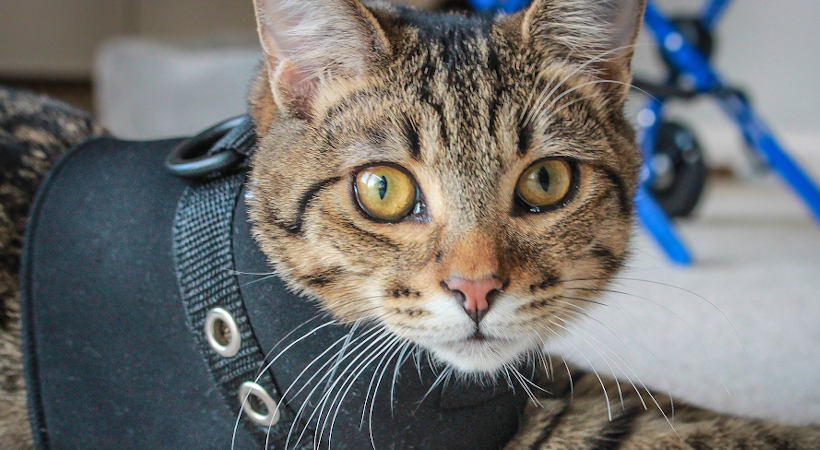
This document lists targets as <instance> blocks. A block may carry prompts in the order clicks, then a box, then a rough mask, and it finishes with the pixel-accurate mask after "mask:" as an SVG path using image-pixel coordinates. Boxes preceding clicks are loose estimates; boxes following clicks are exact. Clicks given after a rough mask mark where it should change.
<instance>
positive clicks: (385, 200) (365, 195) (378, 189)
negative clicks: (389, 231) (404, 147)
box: [353, 165, 419, 222]
mask: <svg viewBox="0 0 820 450" xmlns="http://www.w3.org/2000/svg"><path fill="white" fill-rule="evenodd" d="M353 190H354V193H355V195H356V201H357V202H358V203H359V206H360V207H361V209H362V210H363V211H364V212H365V213H366V214H367V215H368V216H370V217H371V218H373V219H376V220H379V221H383V222H398V221H400V220H402V219H403V218H405V217H407V216H408V215H409V214H410V213H412V212H413V211H414V209H415V207H416V206H417V204H418V196H419V194H418V187H417V186H416V182H415V181H414V180H413V178H412V177H411V176H410V175H409V174H408V173H407V172H405V171H404V170H403V169H401V168H399V167H396V166H392V165H376V166H369V167H365V168H364V169H362V170H360V171H359V172H358V173H357V174H356V179H355V180H354V183H353Z"/></svg>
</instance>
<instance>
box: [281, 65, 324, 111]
mask: <svg viewBox="0 0 820 450" xmlns="http://www.w3.org/2000/svg"><path fill="white" fill-rule="evenodd" d="M275 70H276V72H275V75H274V76H275V79H274V80H273V82H274V83H275V84H276V88H275V89H274V95H275V96H276V97H277V99H276V100H277V102H278V103H281V106H282V107H284V108H285V110H287V111H289V112H291V113H292V114H294V115H295V116H297V117H299V118H300V119H303V120H310V119H311V118H312V115H313V114H312V113H313V110H312V107H313V105H312V99H313V97H314V96H315V94H316V85H317V80H316V79H315V78H312V77H310V76H308V74H306V73H305V72H304V71H303V70H300V69H299V68H298V67H296V65H295V64H294V63H293V62H291V61H290V60H287V59H286V60H284V61H282V62H281V63H280V65H279V67H278V68H276V69H275Z"/></svg>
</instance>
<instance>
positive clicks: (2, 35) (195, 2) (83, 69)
mask: <svg viewBox="0 0 820 450" xmlns="http://www.w3.org/2000/svg"><path fill="white" fill-rule="evenodd" d="M394 1H395V0H394ZM440 1H441V0H406V1H405V2H406V3H415V4H417V5H419V6H430V5H434V4H436V3H438V2H440ZM254 29H255V27H254V19H253V8H252V3H251V1H250V0H0V77H15V78H31V77H34V78H54V77H57V78H69V79H70V78H87V77H88V76H89V75H90V72H91V67H92V60H93V57H94V53H95V51H96V50H97V48H98V46H99V45H100V43H101V42H103V41H105V40H106V39H108V38H110V37H113V36H118V35H140V36H147V37H152V38H180V37H188V36H203V35H207V34H208V33H227V32H239V33H240V34H247V35H252V33H253V32H254Z"/></svg>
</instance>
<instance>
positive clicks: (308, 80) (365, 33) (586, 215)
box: [251, 0, 643, 372]
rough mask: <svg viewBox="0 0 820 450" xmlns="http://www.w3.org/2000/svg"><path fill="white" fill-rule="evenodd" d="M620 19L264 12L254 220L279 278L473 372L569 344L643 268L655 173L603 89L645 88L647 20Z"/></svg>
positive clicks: (609, 12)
mask: <svg viewBox="0 0 820 450" xmlns="http://www.w3.org/2000/svg"><path fill="white" fill-rule="evenodd" d="M305 3H306V4H310V6H311V8H306V7H305V6H304V4H305ZM600 3H601V2H594V1H592V0H588V1H587V0H584V1H570V0H554V1H548V0H544V1H540V2H536V3H535V4H534V5H533V6H531V7H530V9H529V10H528V11H526V12H523V13H520V14H518V15H515V16H510V17H505V18H500V19H496V20H494V21H491V20H488V19H468V18H464V17H456V16H443V17H432V16H427V15H425V14H423V13H418V12H413V11H408V10H403V9H397V8H394V7H385V6H382V7H378V8H372V7H371V8H370V9H366V8H365V7H363V6H362V5H361V4H359V3H358V2H357V1H354V0H347V1H344V0H327V1H319V0H312V1H308V2H301V3H300V4H302V6H297V5H296V3H295V2H288V1H271V0H265V1H262V0H258V1H257V2H256V6H257V13H258V16H259V19H260V35H261V36H262V42H263V47H264V48H265V50H266V54H267V61H266V66H265V68H264V69H263V73H262V75H261V77H260V82H259V83H258V84H257V86H256V88H255V91H254V95H253V97H252V101H253V107H252V110H253V112H254V116H255V119H256V122H257V126H258V128H259V130H258V134H259V135H260V138H261V140H260V144H259V148H258V150H257V152H256V156H255V159H254V168H253V174H252V177H251V194H252V200H251V214H252V218H253V221H254V224H255V233H256V236H257V238H258V240H259V242H260V244H261V247H262V249H263V250H264V251H265V252H266V254H267V255H268V256H269V257H270V258H271V260H272V262H273V263H274V264H275V267H276V270H277V273H279V274H280V275H281V276H282V278H283V279H285V280H286V281H287V282H288V283H289V285H290V286H291V287H293V288H295V289H298V290H301V291H303V292H305V293H308V294H309V295H311V296H314V297H315V298H317V299H318V301H319V302H320V304H321V305H322V306H323V307H324V308H326V309H327V310H329V311H330V312H331V313H332V314H333V315H334V316H336V317H337V318H339V319H341V320H343V321H356V320H359V319H362V320H366V321H371V322H376V323H379V324H382V325H384V326H385V327H386V328H387V329H389V330H390V331H391V332H392V333H394V334H396V335H399V336H401V337H403V338H406V339H408V340H410V341H412V342H414V343H416V344H419V345H421V346H423V347H424V348H427V349H429V350H431V351H432V353H433V354H434V355H436V356H437V357H438V358H439V359H441V360H443V361H445V362H446V363H449V364H451V365H452V366H454V367H456V368H458V369H460V370H463V371H466V372H493V371H496V370H498V369H499V368H501V367H502V366H503V365H504V364H507V363H510V362H512V361H514V360H516V359H517V358H520V357H521V356H522V355H524V354H526V352H527V351H530V350H534V349H537V348H538V347H539V346H541V345H542V344H543V342H544V341H546V340H548V339H550V338H552V337H553V336H555V335H556V334H561V333H562V331H563V329H564V327H566V325H567V321H569V320H571V318H573V317H576V316H577V315H578V314H579V313H580V312H581V311H583V309H584V308H586V307H587V306H588V304H589V303H590V301H589V299H591V298H594V297H595V295H596V290H597V289H599V288H601V287H602V286H603V285H604V284H606V282H607V280H608V279H609V277H611V276H612V275H613V273H614V272H615V271H616V270H617V269H618V268H619V267H620V265H621V263H622V261H623V259H624V256H625V251H626V249H627V243H628V238H629V234H630V228H631V221H632V206H631V205H632V202H631V199H632V195H633V193H634V189H635V185H636V179H637V173H638V166H639V156H638V152H637V150H636V148H635V145H634V138H633V133H632V130H631V129H630V127H629V125H628V123H627V122H626V121H625V119H624V118H623V114H622V112H621V108H622V103H623V98H624V95H625V87H624V86H623V85H621V84H616V83H610V82H604V81H603V80H613V81H615V82H617V83H625V82H628V81H629V75H628V73H629V58H630V56H631V49H629V48H626V49H623V48H620V47H622V46H628V45H629V44H631V43H632V42H633V40H634V37H635V34H636V32H637V24H638V23H639V20H640V15H641V11H642V8H643V2H642V1H637V0H635V1H629V0H624V1H622V2H620V3H622V5H620V7H619V8H615V9H613V8H614V7H613V6H601V4H600ZM614 3H618V2H614ZM579 14H581V15H584V14H585V16H584V17H580V16H579ZM277 15H278V16H277ZM573 21H574V22H573ZM607 27H608V28H607ZM596 30H597V33H598V35H595V34H594V33H595V32H596Z"/></svg>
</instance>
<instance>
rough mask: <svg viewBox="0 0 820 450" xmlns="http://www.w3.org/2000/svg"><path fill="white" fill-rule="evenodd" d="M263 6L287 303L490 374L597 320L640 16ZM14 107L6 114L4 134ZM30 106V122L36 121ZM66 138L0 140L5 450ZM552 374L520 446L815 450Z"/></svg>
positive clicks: (269, 199) (628, 11) (266, 146)
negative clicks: (36, 254)
mask: <svg viewBox="0 0 820 450" xmlns="http://www.w3.org/2000/svg"><path fill="white" fill-rule="evenodd" d="M254 3H255V9H256V14H257V19H258V30H259V35H260V39H261V43H262V47H263V49H264V56H265V57H264V64H263V65H262V67H261V69H260V73H259V76H258V79H257V81H256V83H255V84H254V87H253V89H252V92H251V98H250V112H251V115H252V116H253V118H254V121H255V124H256V128H257V134H258V135H259V138H260V140H259V145H258V148H257V150H256V152H255V155H254V160H253V163H252V173H251V176H250V183H249V189H250V192H251V194H252V195H251V196H250V198H251V216H252V221H253V226H254V233H255V237H256V238H257V241H258V243H259V245H260V247H261V248H262V250H263V251H264V252H265V253H266V254H267V255H268V257H269V259H270V261H271V263H272V264H273V266H274V268H275V270H276V273H277V274H278V275H279V276H280V277H281V278H282V279H284V280H285V281H286V282H287V283H288V284H289V286H290V287H291V288H293V289H294V290H297V291H300V292H302V293H304V294H306V295H308V296H310V297H313V298H315V299H317V300H318V301H319V302H320V304H321V305H322V306H323V307H324V308H325V309H327V310H328V311H329V312H330V313H331V314H333V315H335V316H336V317H339V318H344V320H356V319H363V318H364V319H366V320H369V321H371V322H375V323H380V324H382V325H384V326H385V327H386V328H387V329H389V330H390V331H391V332H392V333H394V334H395V335H398V336H400V337H402V338H404V339H407V340H409V341H411V342H413V343H415V344H417V345H419V346H421V347H424V348H426V349H427V350H429V351H430V352H431V353H432V354H433V355H434V356H435V358H437V359H438V360H439V361H440V362H441V363H443V364H446V365H447V366H449V367H450V368H452V369H453V370H456V371H458V372H461V373H465V374H481V375H484V376H493V375H496V374H497V373H498V372H499V371H500V370H501V369H502V368H503V367H506V366H508V365H510V364H515V363H516V362H517V361H519V360H521V359H523V358H525V357H527V355H530V354H532V353H537V352H538V349H539V348H540V347H541V346H542V344H543V342H544V341H545V340H547V339H550V338H551V337H553V336H555V335H557V334H560V332H561V328H562V327H559V326H558V325H559V324H560V323H563V322H564V321H571V320H572V319H573V318H574V317H575V316H577V315H578V313H579V312H580V311H583V310H584V309H585V308H587V307H589V306H590V304H591V303H593V302H594V298H595V296H596V295H597V293H598V292H599V291H600V290H601V289H603V288H604V287H605V286H606V285H607V282H608V280H609V279H610V278H611V277H612V276H613V275H614V274H615V273H616V272H617V271H618V270H619V268H620V267H621V266H622V265H623V263H624V260H625V258H626V256H627V248H628V243H629V237H630V229H631V224H632V220H633V210H632V197H633V194H634V192H635V188H636V183H637V178H638V170H639V166H640V156H639V153H638V150H637V149H636V146H635V143H634V135H633V131H632V129H631V128H630V125H629V124H628V122H627V121H626V119H625V118H624V115H623V112H622V109H623V104H624V101H625V97H626V94H627V90H628V86H629V82H630V59H631V56H632V45H633V43H634V41H635V39H636V36H637V33H638V30H639V26H640V22H641V17H642V11H643V8H644V0H619V1H600V0H535V1H534V2H533V3H532V5H531V6H530V7H529V8H528V9H526V10H525V11H522V12H520V13H518V14H514V15H510V16H499V17H496V18H489V17H482V16H466V15H460V14H432V13H427V12H420V11H418V10H414V9H411V8H407V7H401V6H395V5H390V4H386V3H383V4H368V6H365V5H364V4H362V3H360V1H359V0H255V2H254ZM9 102H11V104H9ZM28 102H30V100H28ZM14 104H15V99H13V98H11V97H10V96H9V94H3V95H2V96H0V108H2V109H0V112H2V113H3V116H0V120H4V121H7V122H8V121H9V119H8V118H7V117H8V116H9V114H13V113H14V111H13V109H14V108H15V106H14ZM22 104H23V105H27V104H31V105H32V106H31V107H29V106H22V107H21V108H31V111H30V113H32V117H37V114H38V113H39V112H38V111H37V109H38V108H41V106H42V104H41V103H40V102H39V100H36V99H35V100H34V102H33V103H27V101H23V102H22ZM57 110H60V109H59V108H57ZM49 114H52V115H53V113H51V112H50V113H49ZM74 119H75V121H74V122H72V123H70V124H69V123H64V122H63V119H62V116H58V117H57V118H56V122H54V124H56V127H55V126H54V125H50V126H47V127H46V129H47V130H50V131H51V132H54V133H55V135H54V136H55V137H54V138H51V137H48V134H45V135H44V136H45V137H42V136H43V135H41V134H40V133H42V132H41V131H39V130H32V129H31V128H24V129H22V131H21V129H20V128H19V126H20V125H19V120H11V122H12V124H11V125H9V124H8V123H6V124H4V128H5V127H10V126H11V128H9V129H8V131H6V132H4V133H5V134H2V135H0V137H2V138H3V139H4V141H2V144H3V148H2V151H3V152H4V153H3V158H10V157H14V158H15V159H14V161H12V162H13V164H14V167H21V168H22V169H17V170H8V169H6V168H8V167H10V166H9V165H8V164H6V163H4V165H3V167H4V169H3V170H4V172H3V173H2V175H3V177H4V178H3V179H1V180H0V183H2V184H0V186H1V187H0V189H2V190H1V191H0V195H2V196H3V199H2V200H3V208H4V209H3V210H2V211H1V212H0V213H1V214H2V215H0V220H3V222H2V225H0V226H3V227H5V228H4V229H3V230H2V233H3V239H5V240H4V241H2V251H3V260H2V263H3V267H2V269H3V272H2V277H3V278H2V283H0V289H2V291H0V292H2V293H3V294H2V295H3V301H4V308H5V310H4V311H6V316H7V318H6V320H5V321H4V322H3V327H4V328H3V334H2V339H3V341H2V345H3V348H2V355H0V358H2V359H0V361H2V362H0V375H2V376H4V378H5V381H4V383H3V385H2V386H1V387H0V388H1V389H4V390H5V391H6V392H7V393H8V394H7V393H4V395H3V396H2V397H0V406H3V408H2V409H0V446H2V447H5V446H6V445H8V444H10V443H12V442H21V441H20V439H23V438H22V436H23V434H24V430H25V427H26V425H25V418H24V413H23V411H24V406H23V394H22V392H21V390H20V389H21V382H20V375H19V364H20V361H19V359H20V358H19V353H18V352H17V350H16V347H15V345H16V340H17V339H18V337H19V333H18V327H17V325H16V323H15V322H16V320H17V315H16V306H15V303H14V297H15V281H16V280H15V278H16V270H17V266H16V264H17V257H18V256H19V242H20V233H21V231H22V224H23V217H24V216H23V214H24V212H25V208H26V205H27V204H28V201H29V200H30V197H31V192H32V189H33V187H34V184H35V182H36V180H37V179H38V178H39V176H40V175H41V174H42V169H43V168H44V167H45V165H46V162H47V161H49V160H50V159H51V155H54V154H55V151H56V150H55V149H56V148H58V147H64V146H67V145H69V144H70V143H72V142H74V141H76V140H77V139H79V138H80V137H81V136H84V135H88V134H90V133H95V132H99V130H98V129H96V128H94V127H93V126H91V125H90V124H89V123H88V121H87V119H86V118H85V117H84V116H80V115H74ZM15 123H18V125H16V126H17V128H14V124H15ZM37 123H42V122H37ZM35 125H36V123H35ZM65 130H71V131H65ZM9 139H10V140H11V141H12V144H7V143H6V141H8V140H9ZM55 142H56V144H55ZM21 146H22V147H21ZM17 148H26V149H27V150H26V152H28V153H15V151H16V150H15V149H17ZM8 149H11V150H8ZM6 153H9V154H10V155H11V156H7V155H6ZM27 180H30V181H27ZM21 182H22V183H21ZM20 186H24V189H23V190H21V189H20ZM549 375H550V377H551V379H550V380H548V381H546V382H548V383H549V385H550V386H549V389H548V391H549V392H550V393H549V394H548V393H546V392H541V393H540V394H538V393H536V395H538V396H539V398H538V401H539V403H540V405H538V406H537V405H535V403H532V404H530V405H529V406H528V407H527V410H526V411H525V412H524V417H523V423H522V426H521V429H520V430H519V432H518V434H517V435H516V436H515V438H514V439H513V441H511V442H510V443H509V444H508V447H509V448H579V449H580V448H619V447H620V448H817V447H820V429H818V428H816V427H815V428H810V427H809V428H797V427H789V426H783V425H779V424H775V423H771V422H765V421H759V420H751V419H742V418H735V417H729V416H725V415H719V414H716V413H712V412H709V411H704V410H701V409H698V408H696V407H693V406H688V405H685V404H681V403H679V402H675V405H674V416H673V417H669V420H667V416H668V415H669V414H671V412H672V405H671V400H661V399H660V397H658V396H656V398H657V399H658V400H657V401H651V400H649V399H648V398H646V397H645V396H644V397H641V395H640V394H639V393H637V390H635V391H629V390H626V389H623V392H622V395H623V403H621V402H620V401H619V402H618V403H617V405H616V406H613V407H612V410H611V415H610V412H609V411H608V409H607V404H606V403H605V402H604V400H603V395H602V392H601V391H602V388H603V389H604V391H605V392H607V393H608V395H609V397H611V398H617V397H618V396H619V392H620V391H621V389H620V386H618V385H617V384H616V381H614V380H607V379H603V380H602V381H599V378H597V377H596V376H594V375H587V374H585V373H583V372H582V371H578V370H575V371H573V372H572V374H571V375H567V374H565V375H561V372H559V371H555V373H551V374H549ZM539 392H540V391H539ZM7 399H10V400H7Z"/></svg>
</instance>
